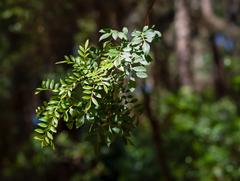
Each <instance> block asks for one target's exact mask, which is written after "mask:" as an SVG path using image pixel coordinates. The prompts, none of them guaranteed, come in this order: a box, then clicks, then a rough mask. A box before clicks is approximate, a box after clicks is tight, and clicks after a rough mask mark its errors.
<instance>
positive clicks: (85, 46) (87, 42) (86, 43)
mask: <svg viewBox="0 0 240 181" xmlns="http://www.w3.org/2000/svg"><path fill="white" fill-rule="evenodd" d="M88 45H89V40H87V41H86V42H85V45H84V48H85V49H87V48H88Z"/></svg>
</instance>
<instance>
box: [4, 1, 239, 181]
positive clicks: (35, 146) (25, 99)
mask: <svg viewBox="0 0 240 181" xmlns="http://www.w3.org/2000/svg"><path fill="white" fill-rule="evenodd" d="M152 5H153V6H152ZM145 24H149V27H151V26H152V25H153V24H154V25H155V28H154V29H155V30H157V31H160V32H161V33H162V37H161V39H160V41H159V42H156V43H154V44H152V48H151V52H150V56H151V57H152V59H153V61H152V63H151V64H150V65H149V66H148V68H147V70H146V71H145V69H144V73H141V75H140V77H145V76H146V74H147V75H148V77H147V78H145V79H139V76H137V73H138V71H136V72H135V71H134V69H125V66H126V67H128V65H124V66H123V68H122V67H121V66H120V65H121V63H122V62H121V61H120V62H118V61H116V62H115V61H113V59H114V57H115V56H116V55H119V54H118V53H119V52H122V51H121V50H122V49H121V48H119V45H121V44H122V43H124V42H125V43H126V44H125V43H124V45H127V44H128V43H129V42H128V41H127V40H126V38H127V39H128V40H129V41H131V38H130V37H129V35H130V33H128V36H127V37H125V35H126V34H124V32H125V33H126V29H125V28H124V31H123V27H128V29H129V32H133V31H134V30H142V28H143V27H144V26H145ZM107 27H108V28H111V29H114V30H117V31H122V33H123V34H122V33H120V34H121V35H120V34H117V36H119V37H120V38H122V40H120V39H117V40H116V41H115V40H112V39H116V37H117V36H116V31H114V33H115V35H113V34H114V33H113V32H112V34H111V35H110V34H108V33H110V32H109V30H106V32H105V31H104V32H102V33H104V34H107V35H104V36H102V34H101V33H99V30H100V29H104V28H107ZM239 27H240V1H239V0H212V1H211V0H175V1H174V0H156V1H154V0H153V1H151V0H150V1H146V0H88V1H84V0H69V1H62V0H51V1H49V0H41V1H36V0H1V1H0V110H1V111H0V113H1V114H0V139H1V140H0V153H1V154H0V155H1V156H0V180H3V181H5V180H10V181H11V180H26V179H27V180H63V181H65V180H72V181H79V180H80V181H81V180H83V181H85V180H89V181H90V180H91V181H92V180H93V181H94V180H104V181H105V180H136V181H138V180H176V181H193V180H194V181H198V180H199V181H212V180H216V181H235V180H236V181H238V180H240V169H239V165H240V157H239V155H240V147H239V145H240V96H239V95H240V62H239V59H240V53H239V52H240V46H239V42H240V41H239V40H240V28H239ZM101 36H102V38H101V39H102V41H100V42H99V37H101ZM107 36H109V37H108V39H103V38H105V37H107ZM87 39H89V41H86V40H87ZM108 40H111V42H110V41H108ZM104 42H107V43H105V45H104ZM79 45H82V47H81V48H80V49H79ZM104 46H105V47H106V48H107V49H104ZM90 47H99V48H94V49H92V48H90ZM144 47H145V48H143V47H140V49H138V50H136V51H143V50H144V51H145V53H144V52H141V53H140V54H144V56H145V55H146V54H148V53H149V52H148V49H149V48H148V46H144ZM89 48H90V49H89ZM112 48H113V49H114V51H115V50H117V51H118V52H114V51H113V52H111V51H108V50H110V49H112ZM78 50H79V52H78ZM103 50H106V51H103ZM88 53H89V55H88ZM109 53H110V54H112V55H110V54H109ZM65 55H67V56H68V55H73V57H71V56H69V57H68V58H67V57H66V58H65V59H63V57H64V56H65ZM86 57H87V59H89V60H90V61H87V62H89V63H90V64H91V63H92V65H93V66H91V65H89V64H88V63H86V65H84V66H86V67H89V68H90V69H89V70H88V69H87V70H85V71H91V72H83V71H82V72H78V71H77V69H78V59H79V58H81V59H85V58H86ZM101 57H102V58H103V60H102V59H101ZM106 57H109V60H112V61H113V62H112V63H113V64H111V63H110V62H109V67H108V66H107V65H106V67H105V66H103V63H104V60H105V58H106ZM93 58H94V59H95V60H97V61H96V62H93V61H91V60H92V59H93ZM61 60H62V61H64V63H63V62H62V63H63V64H60V65H55V62H57V61H61ZM124 60H128V58H127V57H124ZM83 62H84V61H80V62H79V63H80V64H81V63H83ZM126 62H127V61H126ZM74 65H75V66H74ZM102 66H103V69H100V70H101V71H103V72H102V73H103V78H104V79H103V82H105V83H103V82H102V83H103V84H102V87H103V89H95V87H94V88H93V85H96V84H97V82H98V81H96V82H95V78H94V75H93V73H94V72H95V71H97V70H99V68H100V67H102ZM115 66H116V67H117V68H111V67H115ZM136 66H137V67H139V66H140V65H136ZM80 67H81V66H80ZM104 67H105V68H106V69H107V72H108V71H110V72H111V71H113V74H114V77H113V78H111V77H109V76H106V75H105V74H104V70H106V69H105V68H104ZM73 70H74V71H75V70H76V73H77V74H81V73H83V74H84V75H81V76H88V78H87V79H86V80H89V81H90V82H91V83H89V82H88V81H87V82H82V81H80V84H81V85H82V84H84V86H85V89H84V90H80V92H81V94H82V93H83V92H84V91H85V93H84V94H86V95H81V94H80V95H76V92H75V91H70V94H71V95H70V96H69V95H68V94H69V93H68V91H66V90H67V89H64V91H65V92H64V94H65V93H66V97H74V99H67V101H71V102H70V103H67V105H66V108H64V107H63V109H62V110H61V111H59V113H61V115H62V117H61V118H60V119H58V120H59V122H58V126H57V128H56V132H57V133H55V134H53V136H54V144H55V150H54V151H52V150H51V148H48V147H45V148H41V145H40V144H39V142H38V141H36V140H34V141H33V137H34V136H35V133H34V129H39V127H38V123H39V120H38V118H37V115H36V114H35V109H36V107H37V106H38V105H44V104H42V103H43V102H44V101H46V102H47V101H49V100H50V99H55V98H56V99H59V98H61V97H59V96H56V95H57V94H58V93H59V94H60V92H58V93H57V92H54V91H53V92H52V93H51V91H43V92H41V93H39V94H38V95H34V91H35V90H36V88H37V87H40V86H41V82H42V80H47V79H50V80H54V82H52V81H48V82H45V83H44V84H43V87H42V88H49V87H50V89H51V90H55V88H56V90H57V91H61V90H60V88H61V87H62V86H63V85H66V86H65V87H64V88H66V87H68V86H69V88H71V87H70V85H73V82H71V81H72V80H73V79H74V80H75V78H77V77H78V76H77V77H73V79H72V78H70V76H71V74H73V72H72V71H73ZM127 70H128V72H129V70H130V71H133V72H134V74H133V77H134V78H137V77H138V78H137V79H136V80H137V81H136V89H135V91H134V92H133V93H132V92H131V96H130V97H131V98H132V96H133V97H134V98H135V97H136V98H137V99H138V100H139V102H138V103H140V105H141V106H142V108H141V114H137V115H136V116H137V117H138V125H137V127H135V122H132V121H130V119H129V120H128V118H127V120H121V122H124V124H126V125H130V127H132V126H134V127H135V128H134V129H131V130H132V133H131V136H130V137H129V134H130V133H129V132H128V129H125V128H126V127H125V125H123V124H115V123H114V122H110V123H111V124H110V129H109V125H107V126H106V127H104V126H103V127H101V126H100V127H98V126H99V125H102V122H101V121H102V120H103V119H102V118H103V117H104V116H107V115H106V111H109V116H110V117H111V116H113V114H116V113H117V114H118V115H119V116H120V117H121V116H123V115H124V117H128V116H130V114H127V113H125V112H124V111H122V110H123V109H124V108H122V107H121V106H124V105H127V104H120V105H121V106H120V105H117V106H116V107H115V108H112V107H111V108H109V107H108V106H110V102H111V100H112V99H114V98H115V99H116V101H119V99H122V98H123V99H124V97H117V96H116V97H114V95H110V94H109V95H108V94H107V92H108V93H109V92H112V93H113V92H114V91H113V90H112V89H111V88H110V87H111V86H114V87H115V88H123V87H122V86H120V85H123V83H124V82H122V81H121V79H122V80H123V78H124V77H125V76H126V75H127ZM136 70H141V71H142V70H143V68H137V69H136ZM115 73H116V74H115ZM118 73H119V74H121V75H122V76H123V77H121V76H119V77H118V76H117V75H118ZM72 76H74V74H73V75H72ZM66 77H69V78H70V80H69V81H68V80H65V79H66ZM98 77H99V76H98ZM109 78H110V79H109ZM60 79H61V80H63V81H64V83H65V84H64V83H63V82H58V81H59V80H60ZM127 80H128V79H127ZM111 81H112V82H111ZM115 81H116V82H115ZM129 81H130V78H129ZM106 82H107V83H109V84H110V86H109V84H106ZM57 83H59V85H57ZM85 83H86V84H88V85H85ZM100 83H101V82H100ZM111 83H113V84H111ZM127 83H129V82H128V81H127V82H126V84H124V86H126V87H127V85H128V84H127ZM104 85H105V89H104ZM46 86H47V87H46ZM87 86H89V87H87ZM134 86H135V85H134ZM81 87H83V86H79V87H77V89H78V88H79V89H81ZM88 88H89V89H88ZM128 88H129V90H130V88H131V87H128ZM77 89H74V90H77ZM89 90H91V91H92V92H91V95H90V91H89ZM93 90H94V91H93ZM118 91H120V90H118ZM121 91H122V90H121ZM88 95H90V96H88ZM99 95H100V96H99ZM54 96H55V97H54ZM83 96H86V97H85V98H86V99H84V100H83V99H82V98H83ZM109 96H110V97H109ZM99 97H102V99H101V98H99ZM75 98H79V99H75ZM54 101H59V100H54ZM74 101H80V102H82V104H81V105H77V103H76V102H74ZM88 102H90V103H89V104H91V107H88V106H89V105H88V106H87V104H88ZM113 102H115V100H114V101H113ZM53 103H54V102H53ZM55 103H56V102H55ZM55 103H54V104H55ZM54 104H53V105H54ZM103 105H104V108H106V107H105V106H107V108H106V109H103V107H102V106H103ZM71 106H79V108H78V109H75V108H76V107H73V108H74V109H73V110H77V112H74V111H73V110H72V109H71ZM118 106H120V109H119V107H118ZM45 108H46V107H45ZM88 108H89V109H88ZM99 109H103V110H101V111H98V110H99ZM107 109H109V110H107ZM114 109H115V110H114ZM45 111H46V110H45ZM78 111H79V112H78ZM84 111H86V112H87V113H89V114H90V117H86V119H85V118H84V119H81V118H82V117H81V116H79V115H81V114H82V112H84ZM94 111H95V112H94ZM49 112H50V113H53V112H52V111H50V110H49ZM65 112H67V113H65ZM39 113H40V117H43V116H44V113H43V114H42V113H41V112H39ZM84 113H85V112H84ZM94 113H97V114H94ZM74 116H75V117H74ZM91 117H94V120H96V119H97V120H100V121H98V122H97V123H98V124H99V125H93V128H95V130H97V129H96V128H98V129H101V131H99V130H98V131H97V132H95V131H94V129H93V130H92V132H89V127H91V123H92V122H91V121H92V120H91ZM72 118H76V119H72ZM106 119H107V118H106ZM121 119H122V118H121ZM48 120H50V119H48ZM66 120H67V121H66ZM72 120H74V122H72ZM131 120H132V119H131ZM111 121H114V120H113V119H111ZM47 123H49V122H47ZM76 123H77V125H76ZM83 123H84V124H83ZM112 123H113V124H112ZM82 124H83V125H82ZM47 125H48V124H47ZM75 126H79V128H78V129H76V128H75ZM68 127H70V128H71V127H72V129H71V130H70V129H69V128H68ZM107 127H108V128H107ZM49 129H51V130H52V131H51V132H50V133H52V132H55V130H54V129H53V128H49ZM53 130H54V131H53ZM123 130H125V131H123ZM40 132H41V131H40ZM96 133H98V134H99V133H101V135H100V138H99V140H98V139H96V138H98V137H99V135H97V134H96ZM123 133H127V134H126V135H124V134H123ZM46 134H48V133H46ZM104 134H106V135H104ZM122 136H126V138H127V141H128V142H131V143H132V144H130V143H128V144H126V143H125V141H126V139H125V140H124V139H121V137H122ZM108 137H109V139H111V141H112V143H111V145H110V147H108V146H107V144H108V143H109V142H108ZM48 138H51V136H50V135H48ZM113 138H114V139H113ZM129 138H130V140H129ZM40 139H41V138H40ZM48 141H49V140H48ZM46 143H47V142H46ZM106 143H107V144H106ZM44 144H45V143H44Z"/></svg>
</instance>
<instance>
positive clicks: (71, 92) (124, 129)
mask: <svg viewBox="0 0 240 181" xmlns="http://www.w3.org/2000/svg"><path fill="white" fill-rule="evenodd" d="M100 32H101V33H102V35H101V37H100V39H99V41H100V42H101V43H102V47H100V48H95V47H90V45H89V41H86V42H85V44H84V45H83V46H80V47H79V49H78V54H77V55H76V56H65V59H64V60H63V61H60V62H57V64H68V65H70V66H71V71H70V72H69V73H68V74H67V75H66V76H65V77H64V78H61V79H60V80H59V81H56V80H50V79H48V80H44V81H42V86H41V87H40V88H37V90H36V94H38V93H40V92H42V91H49V92H51V97H50V100H49V101H48V102H44V103H43V105H42V106H39V107H38V108H37V110H36V112H37V115H38V117H39V119H40V120H41V122H40V123H39V124H38V128H37V129H35V132H36V135H35V137H34V138H35V139H37V140H39V141H40V142H41V145H42V146H48V145H50V146H52V147H54V144H53V139H54V136H53V135H54V134H56V133H57V128H58V124H59V121H60V120H63V121H64V122H65V123H66V125H67V126H68V128H69V129H72V128H73V127H74V126H75V127H76V128H79V127H82V126H84V125H86V126H88V128H89V132H90V133H93V134H94V135H96V136H97V139H96V140H97V141H98V142H104V143H106V144H107V145H110V144H111V142H112V140H113V139H114V138H115V137H116V136H121V137H123V138H124V139H125V140H128V138H129V136H130V133H131V130H132V129H133V128H134V126H135V123H136V121H135V120H136V119H137V116H138V115H139V114H138V113H137V112H136V110H137V109H136V108H137V106H138V104H137V99H136V98H135V97H134V94H133V92H134V90H135V88H136V79H137V78H146V77H147V73H146V66H147V65H148V64H149V63H150V62H151V57H150V55H149V53H150V43H152V41H153V40H155V39H158V38H159V37H160V36H161V34H160V32H158V31H155V30H153V28H152V27H148V26H145V27H144V28H143V30H142V31H133V32H132V33H131V34H129V32H128V29H127V28H123V29H122V31H116V30H111V29H102V30H100Z"/></svg>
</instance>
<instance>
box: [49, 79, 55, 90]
mask: <svg viewBox="0 0 240 181" xmlns="http://www.w3.org/2000/svg"><path fill="white" fill-rule="evenodd" d="M53 87H54V80H51V83H50V89H53Z"/></svg>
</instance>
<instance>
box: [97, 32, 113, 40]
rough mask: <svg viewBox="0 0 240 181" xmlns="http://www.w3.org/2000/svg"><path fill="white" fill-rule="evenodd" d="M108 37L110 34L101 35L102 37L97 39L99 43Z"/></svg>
mask: <svg viewBox="0 0 240 181" xmlns="http://www.w3.org/2000/svg"><path fill="white" fill-rule="evenodd" d="M109 36H111V33H106V34H103V35H102V36H101V37H100V38H99V41H102V40H104V39H106V38H108V37H109Z"/></svg>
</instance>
